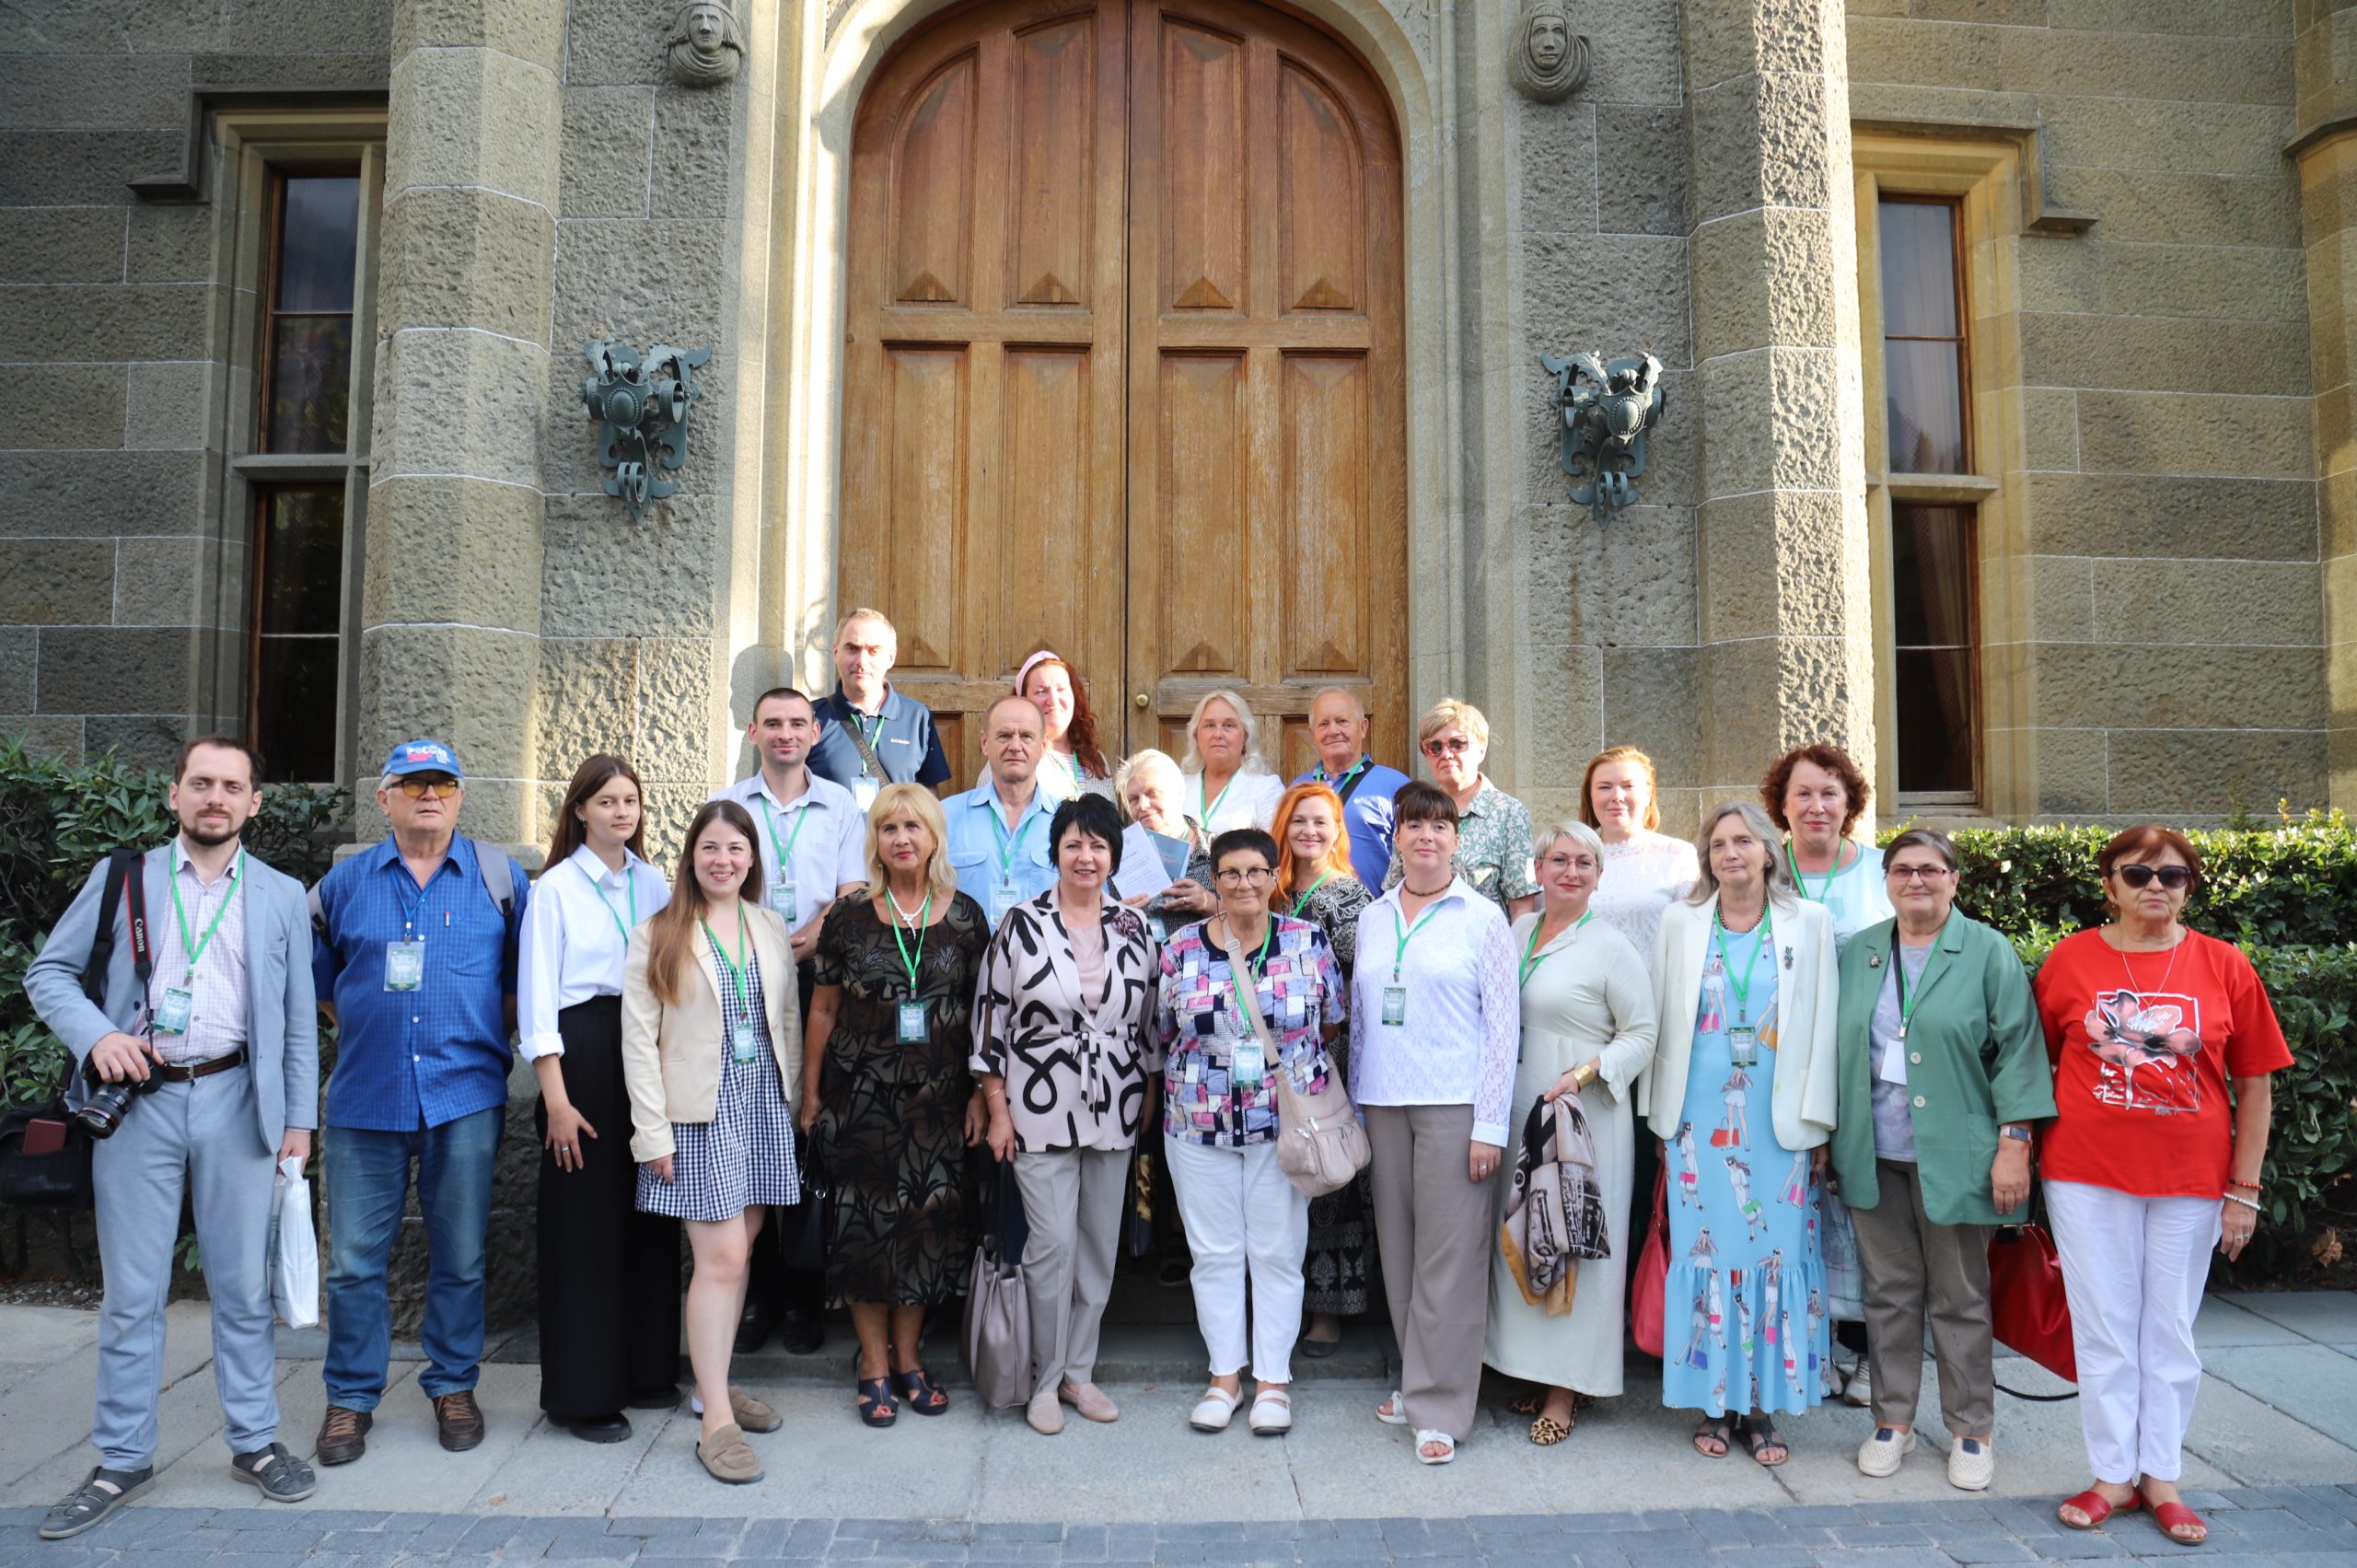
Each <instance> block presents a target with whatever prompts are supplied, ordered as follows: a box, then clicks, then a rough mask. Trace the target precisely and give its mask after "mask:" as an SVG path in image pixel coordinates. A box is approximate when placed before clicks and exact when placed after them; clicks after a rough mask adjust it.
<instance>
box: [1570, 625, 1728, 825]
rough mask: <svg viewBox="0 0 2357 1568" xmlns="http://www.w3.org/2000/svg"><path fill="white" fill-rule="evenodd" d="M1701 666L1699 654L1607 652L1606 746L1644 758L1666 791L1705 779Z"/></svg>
mask: <svg viewBox="0 0 2357 1568" xmlns="http://www.w3.org/2000/svg"><path fill="white" fill-rule="evenodd" d="M1701 666H1702V655H1701V650H1700V649H1698V648H1613V647H1608V648H1606V649H1605V650H1604V744H1605V745H1606V746H1634V747H1636V748H1637V749H1640V750H1642V751H1643V752H1645V753H1646V754H1647V755H1649V756H1650V757H1652V758H1653V760H1654V767H1655V771H1656V772H1659V774H1660V775H1661V779H1662V783H1663V784H1665V785H1666V784H1672V783H1678V784H1684V783H1688V782H1689V781H1692V780H1695V779H1698V778H1700V777H1701V772H1702V737H1701V725H1699V724H1698V723H1697V722H1696V719H1697V718H1698V716H1699V715H1700V714H1701V712H1702V706H1701V703H1702V691H1701ZM1580 767H1581V770H1582V772H1585V770H1586V767H1587V762H1586V760H1585V758H1583V759H1582V760H1581V762H1580ZM1664 816H1665V817H1666V816H1667V813H1666V811H1665V813H1664ZM1688 825H1689V826H1691V823H1690V822H1689V824H1688ZM1663 830H1665V831H1669V832H1675V831H1677V829H1674V828H1671V827H1670V826H1669V824H1668V823H1667V822H1666V821H1665V822H1664V823H1663Z"/></svg>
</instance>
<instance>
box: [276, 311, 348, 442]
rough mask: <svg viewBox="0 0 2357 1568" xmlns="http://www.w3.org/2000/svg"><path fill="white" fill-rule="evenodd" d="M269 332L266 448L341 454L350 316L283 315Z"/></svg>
mask: <svg viewBox="0 0 2357 1568" xmlns="http://www.w3.org/2000/svg"><path fill="white" fill-rule="evenodd" d="M273 331H274V332H275V334H276V337H277V343H276V345H275V347H274V350H273V354H272V355H271V366H270V435H269V449H270V450H271V451H273V452H341V451H343V449H344V445H345V442H346V440H347V439H348V437H349V436H350V417H349V416H350V413H351V401H352V318H351V317H349V316H282V317H280V318H279V319H277V320H276V321H275V322H273Z"/></svg>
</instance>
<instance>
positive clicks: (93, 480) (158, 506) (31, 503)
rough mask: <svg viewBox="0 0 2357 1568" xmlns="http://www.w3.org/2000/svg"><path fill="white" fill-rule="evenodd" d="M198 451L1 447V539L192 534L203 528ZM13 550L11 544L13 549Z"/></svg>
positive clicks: (202, 485) (201, 482)
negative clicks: (6, 498) (9, 498)
mask: <svg viewBox="0 0 2357 1568" xmlns="http://www.w3.org/2000/svg"><path fill="white" fill-rule="evenodd" d="M203 491H204V459H203V454H202V453H197V452H120V451H87V452H5V451H0V495H14V496H17V497H18V498H19V500H18V504H17V505H13V506H7V507H0V539H23V538H27V537H29V536H33V535H41V534H63V535H72V536H75V537H77V538H100V539H110V538H112V537H113V536H115V535H116V534H122V533H149V534H177V533H194V532H195V531H196V530H197V529H198V528H200V527H202V526H203V519H204V509H203ZM12 548H13V547H12Z"/></svg>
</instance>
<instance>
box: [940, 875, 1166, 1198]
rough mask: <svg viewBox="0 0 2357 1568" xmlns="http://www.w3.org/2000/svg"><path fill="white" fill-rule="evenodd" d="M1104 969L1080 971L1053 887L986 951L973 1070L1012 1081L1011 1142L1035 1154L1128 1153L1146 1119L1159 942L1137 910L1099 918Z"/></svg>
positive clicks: (1154, 1047) (1107, 911)
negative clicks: (1093, 976) (1087, 978)
mask: <svg viewBox="0 0 2357 1568" xmlns="http://www.w3.org/2000/svg"><path fill="white" fill-rule="evenodd" d="M1098 919H1099V926H1100V929H1101V930H1102V932H1103V934H1104V941H1105V967H1104V973H1103V974H1102V976H1101V977H1099V979H1098V980H1097V983H1095V984H1094V985H1090V984H1086V983H1085V982H1084V981H1082V979H1081V973H1080V959H1079V957H1078V956H1077V955H1076V954H1075V953H1074V951H1073V943H1072V937H1071V935H1069V934H1068V933H1067V932H1066V930H1065V928H1064V918H1063V912H1062V908H1061V906H1060V901H1059V900H1058V897H1057V889H1054V888H1051V889H1048V890H1047V891H1046V892H1044V893H1042V894H1040V895H1039V897H1038V898H1036V899H1029V900H1025V901H1024V902H1022V903H1019V904H1016V906H1015V907H1013V908H1012V909H1010V910H1008V911H1007V912H1006V916H1005V918H1004V919H1003V920H1001V921H1000V922H999V925H998V930H997V931H996V933H994V934H993V935H992V937H991V944H990V947H988V948H986V949H985V950H984V951H983V954H982V972H981V979H980V980H979V981H977V982H976V984H975V987H974V1020H973V1028H974V1057H973V1062H972V1066H973V1070H974V1072H975V1073H976V1074H990V1075H993V1076H996V1077H1000V1078H1004V1080H1005V1081H1006V1109H1007V1115H1008V1117H1009V1118H1010V1119H1011V1120H1012V1121H1014V1123H1015V1146H1016V1150H1017V1152H1019V1153H1022V1154H1027V1155H1036V1154H1049V1153H1054V1152H1058V1151H1062V1150H1067V1149H1127V1148H1131V1147H1133V1146H1134V1145H1135V1144H1136V1143H1137V1138H1138V1132H1139V1127H1140V1124H1141V1123H1142V1122H1143V1121H1144V1119H1145V1098H1146V1081H1147V1078H1146V1075H1147V1074H1150V1073H1153V1072H1155V1070H1156V1069H1158V1068H1159V1067H1160V1066H1161V1064H1162V1052H1161V1049H1160V1047H1159V1045H1158V1044H1157V1043H1156V1040H1155V1032H1154V1022H1155V1019H1154V1003H1155V973H1156V971H1155V961H1154V938H1153V937H1152V936H1151V935H1148V934H1147V931H1146V924H1145V918H1144V916H1143V915H1141V914H1140V913H1139V912H1137V911H1135V910H1133V909H1130V908H1127V907H1126V906H1124V905H1121V904H1119V903H1115V902H1113V901H1112V900H1107V901H1106V903H1105V906H1104V908H1103V910H1102V911H1101V912H1100V914H1099V917H1098Z"/></svg>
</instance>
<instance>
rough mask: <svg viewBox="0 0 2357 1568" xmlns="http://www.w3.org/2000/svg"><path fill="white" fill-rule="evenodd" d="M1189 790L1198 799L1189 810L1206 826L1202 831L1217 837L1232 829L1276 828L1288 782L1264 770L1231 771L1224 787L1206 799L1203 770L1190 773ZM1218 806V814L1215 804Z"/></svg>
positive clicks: (1269, 829)
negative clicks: (1280, 802)
mask: <svg viewBox="0 0 2357 1568" xmlns="http://www.w3.org/2000/svg"><path fill="white" fill-rule="evenodd" d="M1187 788H1188V793H1190V794H1191V795H1192V796H1194V797H1195V798H1194V801H1193V805H1194V809H1193V810H1192V811H1190V812H1189V813H1188V815H1189V816H1190V817H1192V818H1193V819H1195V820H1196V821H1198V822H1201V823H1202V825H1203V830H1204V831H1205V832H1207V833H1209V834H1211V835H1213V837H1214V838H1215V837H1217V836H1218V835H1220V834H1221V833H1225V832H1226V831H1227V830H1229V829H1230V828H1259V829H1260V830H1262V831H1263V832H1272V831H1274V830H1275V827H1276V820H1277V802H1278V801H1280V800H1283V798H1284V797H1285V781H1284V780H1283V779H1282V778H1279V777H1278V776H1277V775H1276V774H1274V773H1271V772H1267V771H1266V770H1261V771H1260V772H1239V773H1234V774H1231V775H1230V776H1229V778H1228V781H1227V785H1226V787H1225V788H1224V789H1223V790H1221V791H1220V793H1219V794H1217V795H1214V796H1212V797H1211V798H1210V799H1209V800H1205V799H1204V798H1203V775H1202V772H1192V773H1189V774H1188V775H1187ZM1213 806H1217V807H1219V810H1218V812H1217V814H1216V815H1214V814H1213V811H1212V807H1213Z"/></svg>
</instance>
